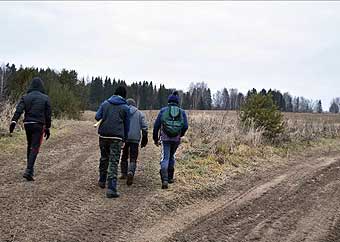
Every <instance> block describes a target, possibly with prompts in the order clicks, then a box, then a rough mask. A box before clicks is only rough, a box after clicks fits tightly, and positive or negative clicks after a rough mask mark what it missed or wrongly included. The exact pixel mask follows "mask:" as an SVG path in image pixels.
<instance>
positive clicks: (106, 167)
mask: <svg viewBox="0 0 340 242" xmlns="http://www.w3.org/2000/svg"><path fill="white" fill-rule="evenodd" d="M122 144H123V142H122V141H120V140H114V139H111V140H110V139H99V147H100V163H99V174H100V175H101V176H102V177H103V179H102V180H103V183H99V186H100V187H104V188H105V181H106V177H107V179H108V180H109V181H110V180H115V181H116V180H117V176H118V163H119V159H120V151H121V148H122ZM104 178H105V179H104ZM99 179H100V178H99ZM104 180H105V181H104Z"/></svg>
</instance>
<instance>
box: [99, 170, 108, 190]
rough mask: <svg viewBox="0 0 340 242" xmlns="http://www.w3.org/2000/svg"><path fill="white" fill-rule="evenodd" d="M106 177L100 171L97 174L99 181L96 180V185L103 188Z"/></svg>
mask: <svg viewBox="0 0 340 242" xmlns="http://www.w3.org/2000/svg"><path fill="white" fill-rule="evenodd" d="M106 177H107V174H106V173H105V174H104V173H101V174H99V181H98V186H99V187H100V188H103V189H104V188H105V184H106Z"/></svg>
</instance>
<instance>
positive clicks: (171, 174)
mask: <svg viewBox="0 0 340 242" xmlns="http://www.w3.org/2000/svg"><path fill="white" fill-rule="evenodd" d="M174 173H175V169H174V168H169V169H168V182H169V184H172V183H174Z"/></svg>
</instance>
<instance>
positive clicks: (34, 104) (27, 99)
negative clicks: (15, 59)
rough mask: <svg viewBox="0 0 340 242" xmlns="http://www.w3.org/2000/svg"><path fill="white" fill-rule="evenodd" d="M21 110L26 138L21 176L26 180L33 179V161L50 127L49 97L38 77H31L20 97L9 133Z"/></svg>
mask: <svg viewBox="0 0 340 242" xmlns="http://www.w3.org/2000/svg"><path fill="white" fill-rule="evenodd" d="M23 112H25V117H24V127H25V131H26V138H27V168H26V170H25V173H24V175H23V177H24V178H26V180H28V181H34V178H33V175H34V163H35V161H36V159H37V156H38V153H39V149H40V145H41V143H42V138H43V136H44V137H45V138H46V140H48V138H49V137H50V127H51V105H50V99H49V97H48V96H47V95H45V90H44V85H43V81H42V80H41V79H40V78H39V77H35V78H33V79H32V81H31V85H30V87H29V89H28V91H27V94H26V95H24V96H23V97H22V98H21V99H20V102H19V103H18V105H17V107H16V110H15V113H14V115H13V118H12V122H11V124H10V128H9V132H10V133H13V131H14V128H15V126H16V124H17V122H18V120H19V118H20V116H21V114H22V113H23Z"/></svg>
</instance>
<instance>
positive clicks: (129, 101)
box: [126, 98, 136, 107]
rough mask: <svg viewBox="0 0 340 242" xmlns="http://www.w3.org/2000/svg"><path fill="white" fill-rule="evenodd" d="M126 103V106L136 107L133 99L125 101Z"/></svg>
mask: <svg viewBox="0 0 340 242" xmlns="http://www.w3.org/2000/svg"><path fill="white" fill-rule="evenodd" d="M126 102H127V104H128V105H129V106H134V107H136V101H135V100H134V99H133V98H129V99H127V100H126Z"/></svg>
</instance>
